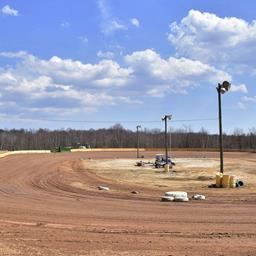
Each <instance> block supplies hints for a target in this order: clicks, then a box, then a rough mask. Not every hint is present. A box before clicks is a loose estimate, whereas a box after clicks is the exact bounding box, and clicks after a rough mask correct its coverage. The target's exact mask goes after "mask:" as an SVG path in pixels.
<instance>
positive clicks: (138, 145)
mask: <svg viewBox="0 0 256 256" xmlns="http://www.w3.org/2000/svg"><path fill="white" fill-rule="evenodd" d="M139 128H141V125H137V126H136V129H137V158H139V157H140V155H139V149H140V138H139Z"/></svg>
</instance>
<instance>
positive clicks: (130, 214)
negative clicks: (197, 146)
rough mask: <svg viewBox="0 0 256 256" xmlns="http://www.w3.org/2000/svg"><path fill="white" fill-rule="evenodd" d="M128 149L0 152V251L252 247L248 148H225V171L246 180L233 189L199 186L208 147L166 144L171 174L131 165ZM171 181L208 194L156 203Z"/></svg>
mask: <svg viewBox="0 0 256 256" xmlns="http://www.w3.org/2000/svg"><path fill="white" fill-rule="evenodd" d="M155 153H157V152H143V154H144V155H145V161H150V160H152V159H153V157H154V154H155ZM135 155H136V153H135V152H83V153H62V154H61V153H59V154H58V153H57V154H36V155H29V154H26V155H13V156H8V157H5V158H1V159H0V255H1V256H2V255H26V256H27V255H33V256H34V255H61V256H64V255H65V256H69V255H72V256H75V255H101V256H104V255H138V256H141V255H166V256H167V255H175V256H176V255H183V256H185V255H188V256H189V255H219V256H220V255H234V256H236V255H251V256H253V255H256V189H255V185H256V179H255V176H256V175H255V174H256V158H255V157H256V155H255V154H253V153H226V154H225V167H226V169H225V170H226V171H227V172H228V173H230V174H236V175H238V176H240V177H242V178H243V180H245V181H246V182H247V186H246V187H245V188H240V189H216V188H208V187H207V186H208V184H211V183H214V180H213V177H214V174H215V173H216V171H217V170H218V154H217V153H207V152H173V156H174V157H175V158H174V159H175V162H176V163H177V166H176V167H175V169H174V170H175V172H173V173H172V174H166V173H162V172H161V171H160V170H156V169H154V168H152V166H150V165H146V167H135V166H134V164H135V162H136V160H135V159H134V158H133V157H134V156H135ZM132 158H133V159H132ZM99 185H104V186H108V187H109V188H110V190H109V191H99V190H98V189H97V186H99ZM177 189H178V190H185V191H187V192H188V193H189V196H192V195H193V194H194V193H202V194H204V195H206V197H207V200H205V201H189V202H187V203H180V202H160V198H161V196H162V195H163V194H164V192H165V191H170V190H177ZM131 191H138V192H139V194H132V193H131Z"/></svg>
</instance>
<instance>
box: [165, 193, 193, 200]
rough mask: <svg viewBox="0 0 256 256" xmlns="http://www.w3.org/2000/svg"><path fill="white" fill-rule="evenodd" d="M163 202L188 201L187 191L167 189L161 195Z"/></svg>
mask: <svg viewBox="0 0 256 256" xmlns="http://www.w3.org/2000/svg"><path fill="white" fill-rule="evenodd" d="M162 201H163V202H167V201H168V202H171V201H175V202H188V201H189V198H188V193H187V192H183V191H168V192H166V193H165V196H163V197H162Z"/></svg>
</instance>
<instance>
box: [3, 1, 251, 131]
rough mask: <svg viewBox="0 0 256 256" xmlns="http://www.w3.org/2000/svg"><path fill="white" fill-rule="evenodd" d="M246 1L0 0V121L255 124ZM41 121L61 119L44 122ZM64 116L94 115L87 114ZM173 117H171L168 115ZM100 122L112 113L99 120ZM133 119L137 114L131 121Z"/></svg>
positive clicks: (25, 124)
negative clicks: (220, 91) (228, 86)
mask: <svg viewBox="0 0 256 256" xmlns="http://www.w3.org/2000/svg"><path fill="white" fill-rule="evenodd" d="M255 7H256V3H255V1H253V0H251V1H249V0H245V1H243V5H238V4H234V1H225V0H223V1H211V0H208V1H205V0H191V1H187V0H186V1H185V0H184V1H182V0H179V1H178V0H176V1H169V0H140V1H138V0H86V1H84V0H76V1H68V0H67V1H63V0H55V1H50V0H44V1H41V0H38V1H28V0H23V1H18V0H17V1H12V0H6V1H5V0H1V1H0V127H1V128H39V127H43V128H50V129H54V128H76V129H89V128H99V127H109V126H111V125H113V124H114V123H115V121H127V122H122V124H123V126H124V127H126V128H129V129H134V127H136V125H137V124H138V123H141V125H142V127H143V128H163V123H161V122H159V123H157V122H154V123H147V122H145V123H143V122H142V121H147V120H150V121H151V120H152V121H157V120H160V119H161V116H163V115H164V114H172V115H173V122H172V123H171V125H172V127H174V128H186V129H187V128H191V129H193V130H199V129H200V128H201V127H204V128H205V129H207V130H208V131H210V132H212V133H215V132H217V131H218V124H217V121H216V120H212V121H207V120H202V121H197V122H186V121H179V120H191V119H211V118H216V117H217V93H216V89H215V87H216V85H217V83H219V82H222V81H224V80H229V81H231V83H232V90H231V91H230V92H228V93H227V94H225V95H223V118H224V130H225V131H226V132H232V131H233V130H234V129H235V128H240V129H243V130H244V131H248V129H250V128H252V127H255V126H256V125H255V118H254V116H255V114H256V89H255V85H254V81H255V76H256V60H255V58H254V56H255V53H256V22H255V21H254V20H255V19H256V17H255V13H254V10H255ZM42 120H67V121H63V122H52V121H42ZM68 120H78V121H79V120H80V121H82V120H88V121H98V122H97V123H96V122H95V123H90V122H89V123H79V122H69V121H68ZM175 120H176V121H175ZM100 121H113V123H111V122H109V123H108V122H106V123H104V122H103V123H100ZM132 121H141V122H138V123H137V122H134V123H133V122H132Z"/></svg>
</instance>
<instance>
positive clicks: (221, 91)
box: [216, 81, 231, 173]
mask: <svg viewBox="0 0 256 256" xmlns="http://www.w3.org/2000/svg"><path fill="white" fill-rule="evenodd" d="M230 87H231V84H230V83H229V82H228V81H224V82H223V83H222V84H218V86H217V87H216V89H217V92H218V105H219V144H220V172H221V173H223V172H224V169H223V167H224V164H223V136H222V110H221V94H224V93H225V92H227V91H228V90H229V89H230Z"/></svg>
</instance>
